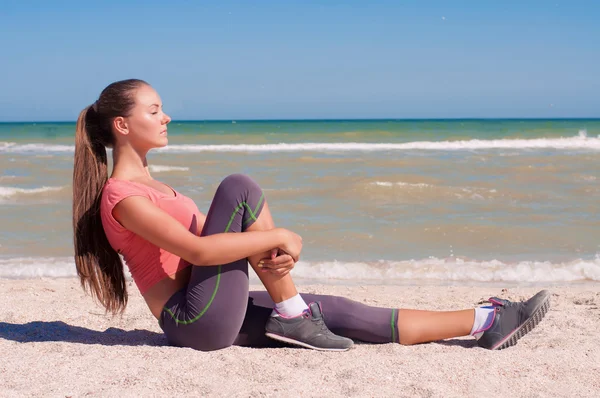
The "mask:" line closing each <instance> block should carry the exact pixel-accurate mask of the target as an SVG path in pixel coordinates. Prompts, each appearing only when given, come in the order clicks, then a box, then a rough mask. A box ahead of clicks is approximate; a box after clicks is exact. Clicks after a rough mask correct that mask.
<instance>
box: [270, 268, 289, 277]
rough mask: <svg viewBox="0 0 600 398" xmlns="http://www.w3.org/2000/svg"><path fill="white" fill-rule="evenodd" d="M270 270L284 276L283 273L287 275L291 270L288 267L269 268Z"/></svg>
mask: <svg viewBox="0 0 600 398" xmlns="http://www.w3.org/2000/svg"><path fill="white" fill-rule="evenodd" d="M268 272H270V273H272V274H275V275H277V276H283V275H287V274H288V273H289V272H290V270H289V269H288V268H279V269H272V270H269V271H268Z"/></svg>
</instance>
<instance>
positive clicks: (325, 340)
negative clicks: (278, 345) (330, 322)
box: [265, 303, 354, 351]
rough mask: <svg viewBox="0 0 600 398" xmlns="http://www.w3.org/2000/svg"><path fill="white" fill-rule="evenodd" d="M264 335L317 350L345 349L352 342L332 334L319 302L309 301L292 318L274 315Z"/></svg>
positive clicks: (347, 348)
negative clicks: (304, 307)
mask: <svg viewBox="0 0 600 398" xmlns="http://www.w3.org/2000/svg"><path fill="white" fill-rule="evenodd" d="M265 329H266V333H265V334H266V335H267V336H268V337H270V338H272V339H274V340H279V341H283V342H284V343H290V344H295V345H299V346H302V347H306V348H311V349H313V350H319V351H347V350H349V349H350V347H352V345H353V344H354V342H353V341H352V340H351V339H347V338H345V337H341V336H338V335H335V334H333V333H332V332H331V331H330V330H329V329H328V328H327V325H325V321H324V320H323V312H322V311H321V304H320V303H310V304H309V305H308V310H306V311H304V312H303V313H302V314H301V315H298V316H295V317H293V318H285V317H283V316H281V315H274V316H271V317H270V318H269V320H268V321H267V325H266V326H265Z"/></svg>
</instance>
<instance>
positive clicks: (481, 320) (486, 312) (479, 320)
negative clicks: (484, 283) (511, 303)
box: [469, 306, 495, 337]
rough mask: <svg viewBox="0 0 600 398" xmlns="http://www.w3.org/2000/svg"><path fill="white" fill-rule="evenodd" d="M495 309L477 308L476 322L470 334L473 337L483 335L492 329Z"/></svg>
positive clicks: (490, 307) (491, 307)
mask: <svg viewBox="0 0 600 398" xmlns="http://www.w3.org/2000/svg"><path fill="white" fill-rule="evenodd" d="M494 308H495V307H493V306H489V307H479V308H475V322H473V327H472V328H471V333H469V334H470V335H471V336H475V335H477V334H479V333H482V332H483V331H485V330H487V329H488V328H489V327H490V325H491V324H492V321H493V320H494V311H495V309H494ZM475 337H478V336H475ZM479 337H481V336H479Z"/></svg>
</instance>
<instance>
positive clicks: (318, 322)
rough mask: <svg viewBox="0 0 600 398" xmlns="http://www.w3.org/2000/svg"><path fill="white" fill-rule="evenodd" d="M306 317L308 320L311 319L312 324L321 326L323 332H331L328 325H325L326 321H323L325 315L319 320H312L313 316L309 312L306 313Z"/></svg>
mask: <svg viewBox="0 0 600 398" xmlns="http://www.w3.org/2000/svg"><path fill="white" fill-rule="evenodd" d="M305 316H306V317H307V318H311V322H314V323H316V324H317V325H319V326H320V328H321V331H329V329H328V328H327V325H325V320H324V319H323V314H321V317H320V318H319V319H315V318H312V317H311V314H310V313H309V312H306V315H305Z"/></svg>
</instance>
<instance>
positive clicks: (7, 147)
mask: <svg viewBox="0 0 600 398" xmlns="http://www.w3.org/2000/svg"><path fill="white" fill-rule="evenodd" d="M73 151H75V145H55V144H41V143H31V144H17V143H15V142H0V153H52V152H73Z"/></svg>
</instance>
